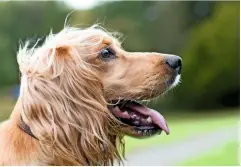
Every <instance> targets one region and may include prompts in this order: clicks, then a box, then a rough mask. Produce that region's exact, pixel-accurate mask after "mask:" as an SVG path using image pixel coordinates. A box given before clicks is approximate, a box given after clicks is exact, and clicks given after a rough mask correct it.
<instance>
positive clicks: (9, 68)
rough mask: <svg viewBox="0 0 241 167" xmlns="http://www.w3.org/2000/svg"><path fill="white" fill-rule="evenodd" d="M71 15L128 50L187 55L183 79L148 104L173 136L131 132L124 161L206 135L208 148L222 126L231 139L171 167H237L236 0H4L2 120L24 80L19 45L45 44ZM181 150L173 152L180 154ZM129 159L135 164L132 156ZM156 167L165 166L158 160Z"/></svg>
mask: <svg viewBox="0 0 241 167" xmlns="http://www.w3.org/2000/svg"><path fill="white" fill-rule="evenodd" d="M73 10H74V11H73ZM70 12H72V13H71V14H70V16H69V17H68V20H67V23H68V24H69V25H72V26H79V27H88V26H90V25H92V24H94V23H100V24H101V25H102V26H103V27H105V28H106V29H107V30H109V31H118V32H121V33H122V34H123V37H122V40H123V41H124V42H123V47H124V48H125V49H126V50H128V51H147V52H161V53H170V54H176V55H179V56H181V57H182V59H183V70H182V81H181V84H180V85H179V86H177V87H176V88H174V89H173V90H171V91H170V92H169V93H167V94H165V95H164V96H163V97H160V98H158V99H157V100H155V101H153V102H150V103H149V105H150V106H152V107H153V108H155V109H156V110H158V111H160V112H161V113H163V115H164V116H165V117H166V119H167V121H168V122H169V127H170V129H171V135H170V136H165V135H161V136H157V137H153V138H150V139H146V140H137V139H133V138H129V137H126V145H127V148H126V150H127V159H128V155H130V157H131V155H134V154H135V153H136V152H140V153H141V152H145V150H148V149H151V148H152V147H153V146H154V147H160V148H161V146H163V145H167V146H170V147H171V146H172V144H173V143H180V145H181V144H182V142H185V141H188V140H189V139H190V138H191V137H195V136H198V135H201V137H202V138H203V140H201V143H200V145H202V144H203V145H205V143H207V142H208V141H209V140H208V139H209V138H207V136H208V135H209V134H215V133H216V132H219V131H221V132H222V131H223V134H226V132H227V134H228V135H229V136H230V138H229V139H227V140H224V141H223V142H222V143H221V144H219V145H217V146H215V147H214V146H213V147H210V148H208V149H206V151H202V152H201V151H200V152H197V153H195V154H192V156H189V157H186V158H183V159H182V160H178V161H175V158H173V159H172V161H173V163H172V164H171V165H238V164H239V159H238V157H239V156H238V150H239V140H238V131H237V128H238V125H239V107H240V96H239V95H240V74H239V71H240V65H239V62H240V60H239V59H240V56H239V54H240V53H239V51H240V35H239V34H240V27H239V25H240V21H239V17H240V16H239V13H240V6H239V2H231V1H228V2H224V1H222V2H221V1H219V2H215V1H193V2H192V1H186V2H179V1H115V2H111V1H99V0H88V1H87V0H86V1H82V0H81V1H73V0H66V1H42V2H33V1H21V2H17V1H2V2H0V39H1V40H0V51H1V54H0V58H1V61H0V120H1V121H2V120H5V119H7V118H8V116H9V114H10V113H11V111H12V109H13V106H14V103H15V101H16V94H17V92H16V90H17V88H18V84H19V77H20V73H19V71H18V66H17V62H16V53H17V50H18V46H19V42H20V41H23V42H24V41H25V40H31V41H32V42H33V43H34V42H36V40H37V39H38V38H41V41H43V40H44V37H45V36H46V35H47V34H48V33H49V32H50V29H52V30H53V32H55V33H57V32H58V31H60V30H61V29H62V28H63V26H64V22H65V18H66V16H67V15H68V14H69V13H70ZM230 129H235V132H234V133H235V134H231V132H233V131H232V130H230ZM221 132H220V133H221ZM229 132H230V134H229ZM215 137H216V138H215ZM212 139H214V140H217V141H220V140H222V138H220V137H219V136H218V135H216V136H215V135H213V138H212ZM193 149H195V147H194V148H193V147H192V148H189V147H187V148H186V149H185V151H184V152H185V153H187V154H188V153H189V152H191V151H192V150H193ZM196 150H198V148H197V149H196ZM161 151H162V150H161V149H160V154H163V152H161ZM181 151H182V150H179V151H178V150H175V152H177V154H178V152H180V153H183V151H182V152H181ZM156 155H158V154H157V153H156ZM140 156H141V155H140ZM150 156H152V155H150ZM177 157H178V155H177ZM159 158H160V157H159ZM129 161H130V162H133V163H132V165H133V164H134V165H135V161H134V160H131V159H130V160H129ZM146 161H148V155H146ZM137 164H138V163H137ZM156 165H162V160H161V158H160V163H159V164H156Z"/></svg>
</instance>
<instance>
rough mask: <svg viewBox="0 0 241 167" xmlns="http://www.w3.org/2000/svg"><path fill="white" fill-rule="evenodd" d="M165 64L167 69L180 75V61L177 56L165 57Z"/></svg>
mask: <svg viewBox="0 0 241 167" xmlns="http://www.w3.org/2000/svg"><path fill="white" fill-rule="evenodd" d="M165 59H166V64H168V66H169V67H171V68H172V69H174V70H176V71H177V73H178V74H181V70H182V59H181V57H179V56H166V58H165Z"/></svg>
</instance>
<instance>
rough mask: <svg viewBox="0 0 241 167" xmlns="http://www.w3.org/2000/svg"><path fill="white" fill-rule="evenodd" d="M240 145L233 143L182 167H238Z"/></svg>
mask: <svg viewBox="0 0 241 167" xmlns="http://www.w3.org/2000/svg"><path fill="white" fill-rule="evenodd" d="M238 149H239V143H238V141H237V140H236V141H231V142H228V143H226V144H225V145H224V146H222V147H219V148H216V149H214V150H213V151H211V152H209V153H207V154H204V155H201V156H198V157H196V158H193V159H190V160H188V161H186V162H183V163H181V164H180V165H181V166H238V165H239V156H238V152H239V150H238Z"/></svg>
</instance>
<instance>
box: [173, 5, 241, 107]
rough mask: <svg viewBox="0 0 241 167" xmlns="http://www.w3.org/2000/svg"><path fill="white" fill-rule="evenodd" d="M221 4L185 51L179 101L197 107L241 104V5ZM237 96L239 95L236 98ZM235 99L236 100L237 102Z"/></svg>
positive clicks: (201, 25) (194, 30)
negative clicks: (240, 12) (240, 55)
mask: <svg viewBox="0 0 241 167" xmlns="http://www.w3.org/2000/svg"><path fill="white" fill-rule="evenodd" d="M237 4H238V3H234V2H232V3H230V2H228V3H220V4H219V5H217V6H216V8H215V10H214V13H213V15H212V16H211V17H210V18H208V19H207V20H205V21H203V22H202V23H201V24H199V25H197V26H196V27H195V28H194V29H193V31H192V33H191V35H190V39H189V41H188V42H187V44H186V46H185V49H184V50H183V52H182V54H181V55H182V58H183V60H184V66H183V73H182V80H183V82H182V85H181V86H180V89H178V90H177V92H176V94H175V99H174V100H175V101H176V103H180V104H181V105H182V104H183V105H184V106H189V107H196V108H211V107H223V105H232V104H238V103H239V87H240V83H239V80H240V78H239V77H240V74H239V68H240V66H239V46H240V44H239V40H240V39H239V33H240V27H239V5H237ZM233 96H235V98H236V99H235V98H232V97H233ZM234 100H235V101H234Z"/></svg>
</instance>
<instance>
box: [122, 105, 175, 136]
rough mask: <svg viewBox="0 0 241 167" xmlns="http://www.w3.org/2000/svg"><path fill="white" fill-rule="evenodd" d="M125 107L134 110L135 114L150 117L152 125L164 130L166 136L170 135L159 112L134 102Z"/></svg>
mask: <svg viewBox="0 0 241 167" xmlns="http://www.w3.org/2000/svg"><path fill="white" fill-rule="evenodd" d="M126 106H128V108H130V109H131V110H134V111H135V112H139V113H141V114H143V115H146V116H150V117H151V118H152V121H153V123H154V124H156V125H157V126H159V127H160V128H161V129H162V130H164V131H165V132H166V134H167V135H168V134H169V133H170V131H169V128H168V126H167V123H166V120H165V118H164V117H163V116H162V115H161V114H160V113H159V112H157V111H155V110H153V109H150V108H148V107H146V106H143V105H141V104H139V103H135V102H131V103H129V104H127V105H126Z"/></svg>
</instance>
